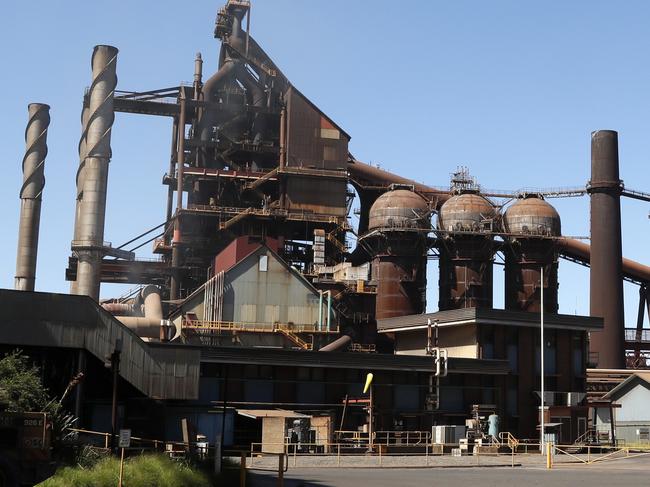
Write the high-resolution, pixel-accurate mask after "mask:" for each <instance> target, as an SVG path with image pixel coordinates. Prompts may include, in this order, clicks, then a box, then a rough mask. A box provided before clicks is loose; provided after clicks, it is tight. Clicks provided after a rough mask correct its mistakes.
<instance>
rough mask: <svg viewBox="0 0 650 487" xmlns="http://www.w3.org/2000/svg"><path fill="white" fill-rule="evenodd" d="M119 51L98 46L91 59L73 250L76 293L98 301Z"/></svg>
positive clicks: (109, 47) (110, 47)
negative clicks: (91, 77)
mask: <svg viewBox="0 0 650 487" xmlns="http://www.w3.org/2000/svg"><path fill="white" fill-rule="evenodd" d="M117 52H118V50H117V48H115V47H112V46H95V49H94V51H93V57H92V72H93V81H92V84H91V85H90V89H89V91H88V103H89V105H88V122H87V124H86V129H85V134H84V139H85V141H84V144H85V145H84V147H85V148H84V151H85V154H84V156H83V161H82V162H81V166H82V167H81V168H80V171H81V172H82V177H81V178H79V180H78V184H81V190H80V191H79V189H78V194H80V195H81V196H80V203H79V214H78V218H77V225H76V229H75V236H76V240H75V241H73V243H72V249H73V251H75V252H76V254H77V257H78V259H79V262H78V265H77V285H76V286H75V289H74V291H75V293H76V294H85V295H88V296H90V297H92V298H94V299H98V298H99V284H100V276H101V261H102V256H103V250H102V249H103V246H104V219H105V216H106V188H107V184H108V164H109V161H110V158H111V129H112V127H113V120H114V118H115V112H114V109H113V97H114V94H115V87H116V85H117V76H116V64H117Z"/></svg>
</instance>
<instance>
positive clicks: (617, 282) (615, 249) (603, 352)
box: [588, 130, 625, 369]
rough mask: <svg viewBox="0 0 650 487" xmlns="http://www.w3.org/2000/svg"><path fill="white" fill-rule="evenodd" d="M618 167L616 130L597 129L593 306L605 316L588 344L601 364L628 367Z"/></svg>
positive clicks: (593, 184) (593, 164)
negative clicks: (625, 339)
mask: <svg viewBox="0 0 650 487" xmlns="http://www.w3.org/2000/svg"><path fill="white" fill-rule="evenodd" d="M622 188H623V184H622V181H621V180H620V179H619V170H618V134H617V132H615V131H613V130H598V131H596V132H593V133H592V134H591V181H589V185H588V191H589V195H590V197H591V258H590V261H589V265H590V267H591V270H590V286H591V287H590V297H589V307H590V314H591V316H602V317H603V318H604V321H605V323H604V325H605V327H604V328H603V330H602V331H600V332H592V333H591V336H590V350H591V351H592V352H596V353H598V359H597V360H598V367H599V368H606V369H615V368H622V367H625V350H624V335H625V320H624V314H623V271H622V268H621V265H622V264H621V262H622V255H623V251H622V244H621V201H620V200H621V190H622Z"/></svg>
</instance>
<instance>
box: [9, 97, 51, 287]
mask: <svg viewBox="0 0 650 487" xmlns="http://www.w3.org/2000/svg"><path fill="white" fill-rule="evenodd" d="M28 112H29V121H28V122H27V128H26V129H25V146H26V148H25V157H24V158H23V185H22V187H21V188H20V222H19V227H18V253H17V256H16V278H15V284H14V287H15V288H16V289H17V290H20V291H33V290H34V282H35V280H36V257H37V253H38V231H39V226H40V221H41V196H42V194H43V187H44V186H45V175H44V169H45V157H46V156H47V129H48V127H49V125H50V107H49V106H48V105H45V104H42V103H31V104H30V105H29V108H28Z"/></svg>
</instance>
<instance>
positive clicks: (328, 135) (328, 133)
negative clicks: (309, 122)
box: [320, 128, 341, 140]
mask: <svg viewBox="0 0 650 487" xmlns="http://www.w3.org/2000/svg"><path fill="white" fill-rule="evenodd" d="M320 137H321V139H334V140H339V138H340V137H341V134H340V132H339V131H338V130H336V129H327V128H321V129H320Z"/></svg>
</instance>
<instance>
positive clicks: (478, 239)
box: [438, 192, 497, 310]
mask: <svg viewBox="0 0 650 487" xmlns="http://www.w3.org/2000/svg"><path fill="white" fill-rule="evenodd" d="M496 221H497V210H496V208H495V207H494V205H493V204H492V203H491V202H490V201H489V200H488V199H486V198H485V197H483V196H481V195H480V194H478V193H477V192H466V193H461V194H458V195H455V196H452V197H451V198H450V199H448V200H447V201H446V202H445V203H444V204H443V205H442V207H441V208H440V212H439V214H438V229H439V230H441V232H440V234H439V237H440V240H439V242H440V244H439V251H440V283H439V284H440V294H439V302H438V307H439V308H440V310H448V309H458V308H475V307H487V308H489V307H492V258H493V255H494V246H493V238H492V233H491V232H492V230H494V225H495V222H496ZM465 232H471V233H465Z"/></svg>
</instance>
